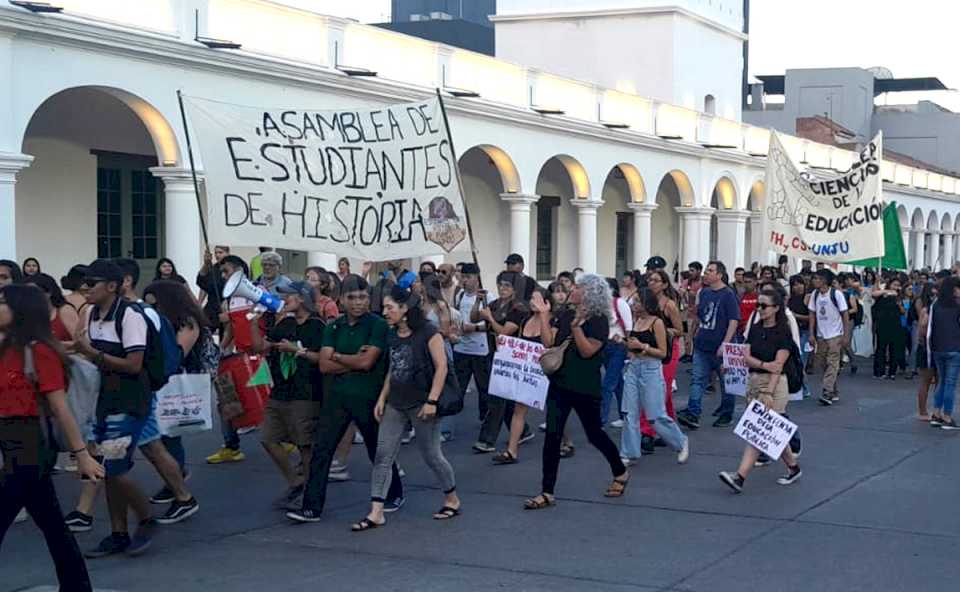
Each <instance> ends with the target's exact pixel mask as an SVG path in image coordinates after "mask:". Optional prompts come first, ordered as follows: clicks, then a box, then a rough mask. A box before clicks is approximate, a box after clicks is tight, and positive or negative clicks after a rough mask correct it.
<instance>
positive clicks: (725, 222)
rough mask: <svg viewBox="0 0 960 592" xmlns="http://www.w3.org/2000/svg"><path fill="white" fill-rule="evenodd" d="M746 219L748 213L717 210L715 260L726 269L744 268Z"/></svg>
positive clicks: (748, 217) (748, 215)
mask: <svg viewBox="0 0 960 592" xmlns="http://www.w3.org/2000/svg"><path fill="white" fill-rule="evenodd" d="M748 219H750V212H744V211H740V210H717V259H719V260H720V261H723V262H724V264H725V265H726V266H727V268H728V269H736V268H738V267H745V265H744V262H743V254H744V250H745V249H746V245H745V244H744V243H745V242H746V240H747V220H748ZM751 231H752V229H751Z"/></svg>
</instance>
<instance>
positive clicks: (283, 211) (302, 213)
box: [280, 191, 307, 237]
mask: <svg viewBox="0 0 960 592" xmlns="http://www.w3.org/2000/svg"><path fill="white" fill-rule="evenodd" d="M288 198H289V199H290V200H291V201H293V200H295V199H296V198H295V197H294V198H290V196H289V195H288V194H287V192H286V191H284V192H283V198H282V199H281V201H280V216H281V217H282V218H283V227H282V230H281V232H282V233H283V235H284V236H286V235H287V217H288V216H291V217H295V218H300V234H299V236H301V237H302V236H304V235H306V233H307V200H306V199H300V201H299V204H291V207H293V208H296V209H293V210H288V209H287V200H288Z"/></svg>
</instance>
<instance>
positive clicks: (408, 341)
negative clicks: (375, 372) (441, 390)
mask: <svg viewBox="0 0 960 592" xmlns="http://www.w3.org/2000/svg"><path fill="white" fill-rule="evenodd" d="M436 334H437V330H436V328H434V326H433V325H432V324H430V323H424V324H423V326H422V327H420V329H418V330H417V331H416V332H414V333H411V334H410V335H408V336H406V337H400V335H398V334H397V330H396V329H391V330H390V333H388V334H387V353H388V355H389V359H390V370H389V372H390V397H389V398H388V399H387V402H388V403H390V405H391V406H393V407H394V408H396V409H410V408H411V407H416V406H418V405H422V404H423V402H424V401H426V400H427V395H429V394H430V393H429V385H431V384H432V383H433V374H432V373H431V370H432V368H433V365H432V363H431V362H430V360H429V357H430V346H429V343H430V338H432V337H433V336H434V335H436Z"/></svg>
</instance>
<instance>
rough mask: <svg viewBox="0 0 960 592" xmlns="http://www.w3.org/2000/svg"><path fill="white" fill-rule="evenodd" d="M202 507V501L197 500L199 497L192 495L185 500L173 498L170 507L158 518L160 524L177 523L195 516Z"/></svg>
mask: <svg viewBox="0 0 960 592" xmlns="http://www.w3.org/2000/svg"><path fill="white" fill-rule="evenodd" d="M199 509H200V502H198V501H197V498H195V497H191V498H190V499H189V500H187V501H185V502H181V501H177V500H173V503H171V504H170V508H169V509H167V511H166V513H165V514H164V515H163V516H160V517H159V518H157V523H158V524H176V523H177V522H182V521H184V520H186V519H187V518H189V517H190V516H193V515H194V514H196V513H197V511H198V510H199Z"/></svg>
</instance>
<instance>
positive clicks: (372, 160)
mask: <svg viewBox="0 0 960 592" xmlns="http://www.w3.org/2000/svg"><path fill="white" fill-rule="evenodd" d="M381 154H383V155H386V152H381ZM366 171H367V174H366V178H365V179H364V181H363V186H364V187H368V186H369V185H370V177H371V175H374V176H376V177H377V185H379V186H380V190H381V191H386V189H387V177H386V174H385V172H384V171H382V170H380V165H379V164H377V155H376V154H375V153H374V152H373V150H367V166H366Z"/></svg>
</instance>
